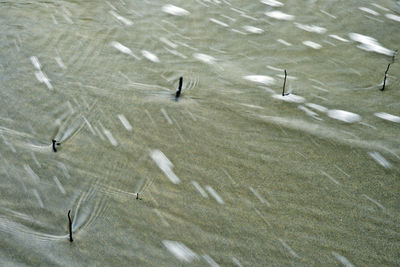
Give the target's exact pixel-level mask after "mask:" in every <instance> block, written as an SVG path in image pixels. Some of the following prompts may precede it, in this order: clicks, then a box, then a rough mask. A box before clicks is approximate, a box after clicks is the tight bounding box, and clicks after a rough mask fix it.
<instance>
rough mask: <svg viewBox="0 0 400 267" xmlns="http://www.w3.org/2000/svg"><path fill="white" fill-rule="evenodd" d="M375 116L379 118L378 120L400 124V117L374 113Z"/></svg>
mask: <svg viewBox="0 0 400 267" xmlns="http://www.w3.org/2000/svg"><path fill="white" fill-rule="evenodd" d="M374 115H375V116H377V117H378V118H381V119H384V120H387V121H392V122H397V123H400V117H399V116H395V115H392V114H389V113H386V112H377V113H374Z"/></svg>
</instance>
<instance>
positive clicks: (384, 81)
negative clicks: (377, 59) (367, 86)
mask: <svg viewBox="0 0 400 267" xmlns="http://www.w3.org/2000/svg"><path fill="white" fill-rule="evenodd" d="M389 67H390V64H388V66H387V69H386V71H385V78H383V86H382V89H381V91H383V90H385V85H386V76H387V72H388V71H389Z"/></svg>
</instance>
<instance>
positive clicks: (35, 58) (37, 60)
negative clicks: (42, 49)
mask: <svg viewBox="0 0 400 267" xmlns="http://www.w3.org/2000/svg"><path fill="white" fill-rule="evenodd" d="M30 60H31V62H32V64H33V66H34V67H35V68H36V69H37V70H41V69H42V65H40V62H39V59H38V58H37V57H36V56H31V57H30Z"/></svg>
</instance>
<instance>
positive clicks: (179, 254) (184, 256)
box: [162, 240, 198, 263]
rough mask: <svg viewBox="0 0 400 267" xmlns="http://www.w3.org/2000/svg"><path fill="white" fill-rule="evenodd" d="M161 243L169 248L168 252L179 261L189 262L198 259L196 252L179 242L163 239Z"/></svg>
mask: <svg viewBox="0 0 400 267" xmlns="http://www.w3.org/2000/svg"><path fill="white" fill-rule="evenodd" d="M162 243H163V245H164V246H165V247H166V248H167V249H168V250H169V252H171V253H172V254H173V255H174V256H175V257H176V258H177V259H179V260H181V261H186V262H188V263H190V262H192V261H193V260H195V259H198V256H197V254H196V253H194V252H193V251H192V250H191V249H189V248H188V247H187V246H185V245H184V244H183V243H181V242H176V241H171V240H163V241H162Z"/></svg>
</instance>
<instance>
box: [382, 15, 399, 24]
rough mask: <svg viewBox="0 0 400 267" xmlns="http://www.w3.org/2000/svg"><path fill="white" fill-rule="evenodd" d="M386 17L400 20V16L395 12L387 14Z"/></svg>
mask: <svg viewBox="0 0 400 267" xmlns="http://www.w3.org/2000/svg"><path fill="white" fill-rule="evenodd" d="M385 17H387V18H388V19H391V20H394V21H399V22H400V16H397V15H395V14H385Z"/></svg>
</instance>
